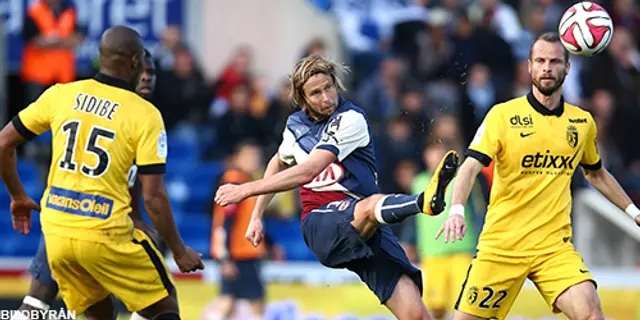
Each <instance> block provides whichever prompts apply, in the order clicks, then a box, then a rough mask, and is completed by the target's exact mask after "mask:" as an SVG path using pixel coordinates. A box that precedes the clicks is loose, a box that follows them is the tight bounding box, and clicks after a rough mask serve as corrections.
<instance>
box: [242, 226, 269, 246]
mask: <svg viewBox="0 0 640 320" xmlns="http://www.w3.org/2000/svg"><path fill="white" fill-rule="evenodd" d="M244 237H245V238H246V239H247V240H249V242H251V244H252V245H253V246H254V247H257V246H258V245H259V244H260V242H262V240H263V239H264V232H263V228H262V221H261V220H260V219H251V221H250V222H249V225H248V226H247V232H246V233H245V234H244Z"/></svg>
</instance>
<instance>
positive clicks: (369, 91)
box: [355, 56, 403, 130]
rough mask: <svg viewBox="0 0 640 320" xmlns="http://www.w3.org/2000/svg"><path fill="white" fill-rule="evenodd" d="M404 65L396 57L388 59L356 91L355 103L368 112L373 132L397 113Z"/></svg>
mask: <svg viewBox="0 0 640 320" xmlns="http://www.w3.org/2000/svg"><path fill="white" fill-rule="evenodd" d="M402 76H403V64H402V61H400V59H398V58H396V57H392V56H389V57H386V58H385V59H384V60H383V61H382V63H381V65H380V68H379V70H378V73H377V74H376V75H374V76H372V77H369V78H367V79H365V80H363V82H362V85H361V86H360V87H359V88H358V90H357V91H356V96H355V101H357V103H358V105H361V106H362V107H363V109H365V111H366V112H367V115H368V116H369V120H370V121H371V126H372V128H373V130H376V128H377V127H378V126H379V125H380V124H383V123H384V122H385V120H386V119H388V118H389V117H390V116H391V115H393V114H395V113H397V111H398V108H397V106H396V103H397V101H398V100H399V95H400V85H401V82H402Z"/></svg>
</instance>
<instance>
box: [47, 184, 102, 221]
mask: <svg viewBox="0 0 640 320" xmlns="http://www.w3.org/2000/svg"><path fill="white" fill-rule="evenodd" d="M46 207H47V208H50V209H54V210H58V211H62V212H66V213H70V214H75V215H79V216H86V217H94V218H99V219H108V218H109V217H111V211H112V210H113V200H111V199H108V198H105V197H102V196H98V195H94V194H86V193H82V192H78V191H73V190H67V189H62V188H58V187H51V189H49V195H48V196H47V204H46Z"/></svg>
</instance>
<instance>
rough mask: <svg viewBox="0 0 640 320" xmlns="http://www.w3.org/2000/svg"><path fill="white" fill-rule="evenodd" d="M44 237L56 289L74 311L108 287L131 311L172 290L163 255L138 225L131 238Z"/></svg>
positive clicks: (100, 297) (106, 292)
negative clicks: (107, 240)
mask: <svg viewBox="0 0 640 320" xmlns="http://www.w3.org/2000/svg"><path fill="white" fill-rule="evenodd" d="M45 243H46V246H47V254H48V256H49V258H48V259H49V266H50V267H51V274H52V276H53V278H54V279H55V280H56V282H57V283H58V286H59V287H60V295H61V296H62V299H63V300H64V303H65V304H66V306H67V308H69V309H70V310H75V311H76V312H77V313H83V312H84V311H85V310H86V309H87V308H89V307H90V306H92V305H94V304H95V303H97V302H100V301H102V300H104V299H105V298H106V297H107V296H109V294H110V293H113V294H114V295H115V296H116V297H118V298H119V299H120V300H122V302H123V303H124V304H125V305H126V307H127V309H129V311H131V312H135V311H140V310H143V309H144V308H146V307H148V306H150V305H152V304H154V303H156V302H158V301H160V300H162V299H163V298H165V297H167V296H168V295H169V294H170V292H171V291H173V290H174V285H173V281H172V279H171V274H170V273H169V270H168V269H167V266H166V265H165V263H164V259H163V257H162V255H161V254H160V252H158V250H157V249H156V248H155V246H154V245H153V244H152V242H151V240H150V239H149V237H148V236H147V235H146V234H145V233H144V232H142V231H140V230H138V229H135V233H134V237H133V240H132V241H129V242H119V243H98V242H92V241H84V240H77V239H71V238H66V237H61V236H58V235H52V234H49V235H45Z"/></svg>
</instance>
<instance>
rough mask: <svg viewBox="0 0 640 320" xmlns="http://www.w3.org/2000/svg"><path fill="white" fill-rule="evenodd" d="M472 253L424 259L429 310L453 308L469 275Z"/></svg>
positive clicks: (423, 268)
mask: <svg viewBox="0 0 640 320" xmlns="http://www.w3.org/2000/svg"><path fill="white" fill-rule="evenodd" d="M472 257H473V256H472V255H471V254H465V253H458V254H452V255H446V256H441V257H429V258H425V259H423V260H422V263H421V265H422V274H423V277H424V289H425V292H424V296H423V299H424V303H425V304H426V306H427V309H429V310H451V309H452V308H453V305H454V304H455V302H456V299H458V294H459V293H460V288H461V287H462V283H463V282H464V279H465V277H466V275H467V270H468V269H469V264H470V263H471V259H472Z"/></svg>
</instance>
